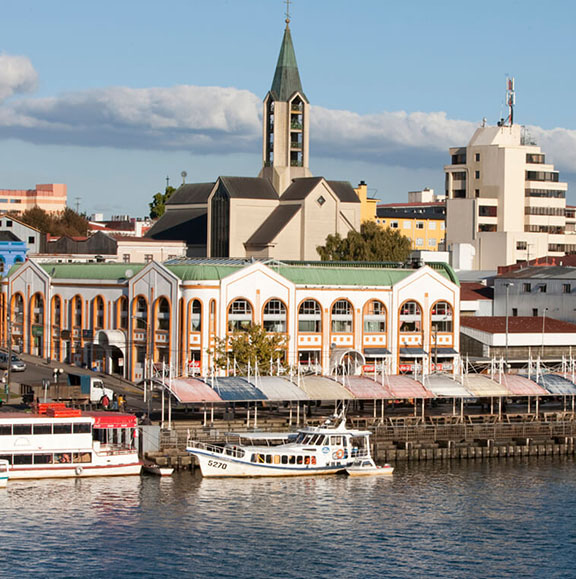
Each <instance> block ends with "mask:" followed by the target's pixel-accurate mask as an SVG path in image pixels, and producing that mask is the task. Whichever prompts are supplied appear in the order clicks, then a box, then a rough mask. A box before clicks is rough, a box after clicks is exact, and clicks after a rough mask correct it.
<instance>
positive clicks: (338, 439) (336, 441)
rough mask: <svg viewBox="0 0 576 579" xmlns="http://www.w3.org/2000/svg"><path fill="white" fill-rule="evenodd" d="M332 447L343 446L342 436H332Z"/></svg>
mask: <svg viewBox="0 0 576 579" xmlns="http://www.w3.org/2000/svg"><path fill="white" fill-rule="evenodd" d="M332 445H333V446H342V437H341V436H332Z"/></svg>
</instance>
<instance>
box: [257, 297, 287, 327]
mask: <svg viewBox="0 0 576 579" xmlns="http://www.w3.org/2000/svg"><path fill="white" fill-rule="evenodd" d="M262 325H263V326H264V329H265V330H266V331H267V332H276V333H279V334H284V333H285V332H286V306H285V305H284V302H283V301H281V300H270V301H269V302H268V303H267V304H266V305H265V306H264V312H263V314H262Z"/></svg>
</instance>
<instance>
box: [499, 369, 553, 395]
mask: <svg viewBox="0 0 576 579" xmlns="http://www.w3.org/2000/svg"><path fill="white" fill-rule="evenodd" d="M502 385H503V386H506V388H507V389H508V391H509V392H510V393H511V394H513V395H515V396H547V395H548V392H547V391H546V390H544V388H542V386H539V385H538V384H536V382H534V381H533V380H529V379H528V378H526V377H525V376H519V375H518V374H503V375H502Z"/></svg>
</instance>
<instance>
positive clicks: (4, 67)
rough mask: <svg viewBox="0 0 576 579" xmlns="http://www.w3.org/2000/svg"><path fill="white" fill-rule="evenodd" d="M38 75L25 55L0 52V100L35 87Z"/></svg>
mask: <svg viewBox="0 0 576 579" xmlns="http://www.w3.org/2000/svg"><path fill="white" fill-rule="evenodd" d="M37 81H38V75H37V74H36V71H35V70H34V67H33V66H32V63H31V62H30V60H29V59H28V58H27V57H26V56H14V55H10V54H0V101H3V100H4V99H6V98H8V97H9V96H11V95H13V94H16V93H23V92H28V91H32V90H34V89H35V88H36V83H37Z"/></svg>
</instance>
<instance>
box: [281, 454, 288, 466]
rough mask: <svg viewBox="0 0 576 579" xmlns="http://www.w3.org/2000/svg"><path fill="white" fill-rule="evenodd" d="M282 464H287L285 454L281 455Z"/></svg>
mask: <svg viewBox="0 0 576 579" xmlns="http://www.w3.org/2000/svg"><path fill="white" fill-rule="evenodd" d="M282 464H288V457H287V456H286V455H285V454H283V455H282Z"/></svg>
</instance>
